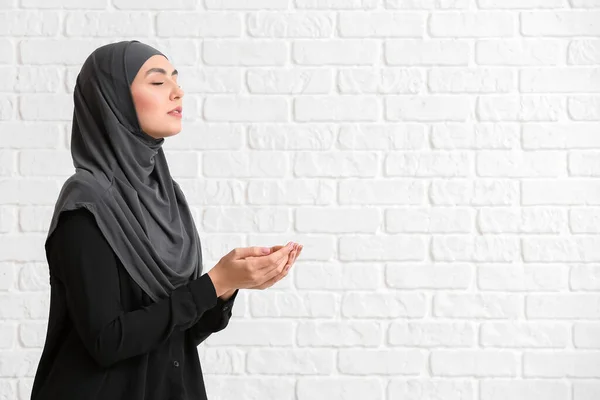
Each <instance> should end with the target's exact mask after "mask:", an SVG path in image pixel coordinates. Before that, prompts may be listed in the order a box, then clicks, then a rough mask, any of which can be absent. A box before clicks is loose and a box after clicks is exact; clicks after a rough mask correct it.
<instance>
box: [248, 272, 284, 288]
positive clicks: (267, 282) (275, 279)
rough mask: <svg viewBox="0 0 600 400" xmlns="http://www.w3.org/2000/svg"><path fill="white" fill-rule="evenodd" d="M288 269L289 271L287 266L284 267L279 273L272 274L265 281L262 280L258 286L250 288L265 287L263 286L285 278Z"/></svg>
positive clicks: (265, 286)
mask: <svg viewBox="0 0 600 400" xmlns="http://www.w3.org/2000/svg"><path fill="white" fill-rule="evenodd" d="M288 271H289V267H287V268H284V269H283V271H281V273H279V274H277V275H275V276H273V277H272V278H270V279H268V280H267V281H266V282H264V283H262V284H260V285H258V286H255V287H254V288H252V289H265V288H268V287H271V286H273V285H274V284H276V283H277V282H279V281H280V280H282V279H283V278H285V276H286V275H287V273H288Z"/></svg>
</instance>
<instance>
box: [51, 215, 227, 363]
mask: <svg viewBox="0 0 600 400" xmlns="http://www.w3.org/2000/svg"><path fill="white" fill-rule="evenodd" d="M69 213H71V212H69ZM63 217H64V219H63V220H62V223H61V224H59V227H58V228H57V231H56V232H55V233H54V234H56V235H57V236H58V237H57V238H56V241H54V242H53V247H52V249H51V256H50V258H51V259H52V261H53V262H52V264H53V265H54V266H55V267H57V268H56V272H57V276H58V278H59V280H60V281H61V283H62V285H63V286H64V290H65V294H66V298H67V303H68V312H69V315H70V317H71V319H72V321H73V324H74V326H75V329H76V331H77V332H78V334H79V336H80V337H81V340H82V341H83V344H84V346H85V348H86V349H87V350H88V352H89V354H90V355H91V356H92V357H93V359H94V360H95V361H96V362H97V363H98V364H100V365H102V366H105V367H108V366H111V365H112V364H114V363H117V362H119V361H121V360H124V359H127V358H129V357H133V356H137V355H140V354H144V353H147V352H149V351H151V350H153V349H154V348H156V347H158V345H159V344H161V343H163V342H164V341H166V340H167V339H168V338H169V336H170V335H171V333H172V332H173V331H174V330H176V329H177V330H186V329H189V328H190V327H191V326H192V325H194V324H196V323H197V322H198V320H199V319H200V318H201V317H202V315H204V314H205V313H206V311H208V310H209V309H211V308H212V307H214V306H215V305H216V304H217V296H216V291H215V287H214V285H213V283H212V281H211V280H210V277H209V275H208V274H204V275H202V276H201V277H200V278H198V279H196V280H193V281H190V282H189V283H188V284H187V285H183V286H180V287H178V288H177V289H175V290H174V291H173V292H172V293H171V295H170V296H169V297H167V298H165V299H162V300H160V301H157V302H155V303H153V304H151V305H149V306H146V307H143V308H140V309H136V310H127V311H126V310H124V309H123V307H122V304H121V302H120V291H119V276H118V271H117V268H118V267H119V265H118V264H117V262H116V259H115V255H114V253H113V251H112V249H111V248H110V246H109V244H108V242H106V240H105V238H104V236H103V235H102V232H101V231H100V229H99V228H98V226H97V224H96V222H95V219H94V216H93V215H92V214H91V213H89V212H87V211H84V212H81V211H79V210H77V212H75V213H71V214H70V215H65V216H61V218H63Z"/></svg>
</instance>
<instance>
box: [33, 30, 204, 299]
mask: <svg viewBox="0 0 600 400" xmlns="http://www.w3.org/2000/svg"><path fill="white" fill-rule="evenodd" d="M156 54H159V55H163V56H164V54H162V53H161V52H159V51H158V50H156V49H154V48H152V47H150V46H148V45H146V44H143V43H141V42H139V41H137V40H133V41H122V42H118V43H112V44H108V45H105V46H102V47H99V48H97V49H96V50H94V52H92V54H91V55H90V56H89V57H88V58H87V59H86V60H85V62H84V64H83V66H82V68H81V71H80V72H79V75H78V76H77V81H76V85H75V90H74V93H73V99H74V106H75V108H74V112H73V129H72V132H71V155H72V157H73V165H74V166H75V173H74V174H73V175H72V176H71V177H69V178H68V179H67V180H66V181H65V183H64V185H63V187H62V189H61V191H60V194H59V197H58V200H57V201H56V205H55V209H54V214H53V216H52V221H51V223H50V228H49V231H48V236H47V238H46V244H45V249H46V255H48V240H49V238H50V236H51V235H52V233H53V232H54V230H55V229H56V226H57V224H58V218H59V215H60V213H61V212H63V211H67V210H74V209H77V208H82V207H83V208H86V209H87V210H89V211H91V212H92V213H93V214H94V217H95V220H96V222H97V224H98V226H99V228H100V230H101V231H102V233H103V235H104V237H105V238H106V240H107V242H108V243H109V244H110V246H111V247H112V249H113V250H114V252H115V254H116V255H117V257H118V258H119V259H120V260H121V262H122V263H123V265H124V266H125V268H126V269H127V272H128V273H129V275H130V276H131V278H132V279H133V280H134V281H135V282H136V283H137V284H138V285H139V286H140V287H141V288H142V289H143V290H144V292H146V293H147V294H148V296H150V297H151V298H152V299H153V300H154V301H157V300H159V299H161V298H165V297H167V296H168V295H169V293H170V292H171V291H172V290H173V289H175V288H176V287H178V286H180V285H183V284H185V283H187V282H188V281H189V280H192V279H197V278H198V277H199V276H200V275H201V274H202V249H201V245H200V238H199V237H198V232H197V231H196V227H195V225H194V222H193V219H192V215H191V212H190V208H189V206H188V204H187V201H186V199H185V197H184V194H183V192H182V191H181V188H180V187H179V185H178V184H177V183H176V182H175V181H174V180H173V178H172V177H171V174H170V172H169V166H168V165H167V160H166V159H165V155H164V153H163V149H162V144H163V142H164V140H165V139H164V138H161V139H155V138H153V137H152V136H150V135H148V134H147V133H145V132H143V131H142V130H141V128H140V125H139V121H138V118H137V114H136V111H135V106H134V103H133V98H132V96H131V91H130V85H131V82H133V80H134V78H135V76H136V75H137V72H138V71H139V69H140V67H141V66H142V65H143V64H144V63H145V62H146V60H147V59H148V58H150V57H152V56H153V55H156ZM165 58H166V56H165Z"/></svg>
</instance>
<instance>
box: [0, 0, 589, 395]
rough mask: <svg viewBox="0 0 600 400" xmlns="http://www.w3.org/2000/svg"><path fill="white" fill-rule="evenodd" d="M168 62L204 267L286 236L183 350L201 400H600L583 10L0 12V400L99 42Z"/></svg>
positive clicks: (44, 298) (53, 2)
mask: <svg viewBox="0 0 600 400" xmlns="http://www.w3.org/2000/svg"><path fill="white" fill-rule="evenodd" d="M124 39H138V40H141V41H144V42H146V43H149V44H151V45H154V46H156V47H158V48H159V49H161V50H162V51H164V52H165V53H166V54H167V55H168V56H169V57H170V59H171V61H172V62H173V64H174V65H175V66H176V67H177V68H178V69H179V70H180V81H181V83H182V86H183V88H184V90H185V91H186V96H185V104H186V109H187V110H188V111H187V112H186V113H185V117H184V118H185V121H184V129H183V131H182V132H181V133H180V134H179V135H178V136H175V137H173V138H171V139H168V140H167V141H166V144H165V150H166V152H167V156H168V158H169V162H170V166H171V169H172V172H173V175H174V176H175V178H176V179H177V180H178V182H180V184H181V186H182V188H183V189H184V191H185V193H186V195H187V198H188V200H189V201H190V202H191V204H192V207H193V211H194V216H195V218H196V222H197V226H198V229H199V231H200V234H201V237H202V239H203V248H204V258H205V265H206V266H207V268H210V266H212V265H214V263H215V262H216V261H217V260H218V259H219V258H220V257H222V256H223V255H224V254H225V253H226V252H228V251H229V250H230V249H231V248H233V247H238V246H251V245H274V244H282V243H285V242H286V241H288V240H297V241H299V242H300V243H303V244H304V247H305V249H304V252H303V254H302V256H301V258H300V260H299V261H298V262H297V264H296V266H295V267H294V268H293V269H292V271H291V273H290V275H289V276H288V278H286V279H285V280H283V281H281V282H279V283H278V284H276V285H275V286H274V287H273V288H271V289H268V290H266V291H249V290H245V291H242V292H241V293H240V296H239V297H238V300H237V302H236V305H235V307H234V309H233V314H234V316H233V319H232V320H231V322H230V325H229V326H228V328H227V329H226V330H224V331H222V332H220V333H218V334H216V335H214V336H212V337H211V338H209V339H208V340H207V341H206V342H205V343H204V344H203V345H201V346H200V347H199V349H198V351H199V353H200V355H201V359H202V361H203V366H204V370H205V372H206V382H207V388H208V391H209V398H211V399H215V400H217V399H221V400H229V399H241V398H244V399H246V398H247V399H249V398H253V399H254V398H256V399H258V398H260V399H264V400H275V399H277V400H279V399H296V400H320V399H328V400H332V399H340V400H341V399H389V400H392V399H403V400H426V399H444V400H501V399H511V400H531V399H536V400H537V399H540V400H541V399H545V400H597V399H599V398H600V339H599V337H600V1H599V0H204V1H202V0H172V1H169V2H168V4H167V3H165V2H164V1H158V0H152V1H141V0H112V1H110V0H85V1H81V0H77V1H75V0H0V320H1V321H2V324H1V325H0V398H3V399H20V400H25V399H28V398H29V394H30V391H31V384H32V380H33V375H34V373H35V369H36V367H37V362H38V360H39V356H40V354H41V348H42V346H43V343H44V339H45V334H46V327H47V316H48V307H49V286H48V272H47V264H46V260H45V257H44V252H43V241H44V239H45V234H46V229H47V227H48V224H49V222H50V217H51V215H52V210H53V205H54V202H55V200H56V198H57V196H58V192H59V190H60V187H61V185H62V183H63V182H64V180H65V179H66V178H67V177H68V176H69V175H71V174H72V173H73V172H74V171H73V166H72V161H71V158H70V152H69V145H70V130H71V118H72V106H73V104H72V92H73V87H74V84H75V78H76V76H77V73H78V71H79V68H80V67H81V64H82V63H83V61H84V60H85V58H86V57H87V55H89V53H90V52H91V51H93V50H94V49H95V48H97V47H98V46H101V45H103V44H105V43H109V42H113V41H118V40H124Z"/></svg>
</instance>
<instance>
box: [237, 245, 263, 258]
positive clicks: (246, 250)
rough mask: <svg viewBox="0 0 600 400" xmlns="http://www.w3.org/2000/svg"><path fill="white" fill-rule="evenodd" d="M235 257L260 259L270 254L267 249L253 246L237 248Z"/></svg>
mask: <svg viewBox="0 0 600 400" xmlns="http://www.w3.org/2000/svg"><path fill="white" fill-rule="evenodd" d="M236 253H237V254H236V255H237V256H238V258H246V257H261V256H266V255H267V254H270V253H271V249H270V248H269V247H261V246H253V247H239V248H237V251H236Z"/></svg>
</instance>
